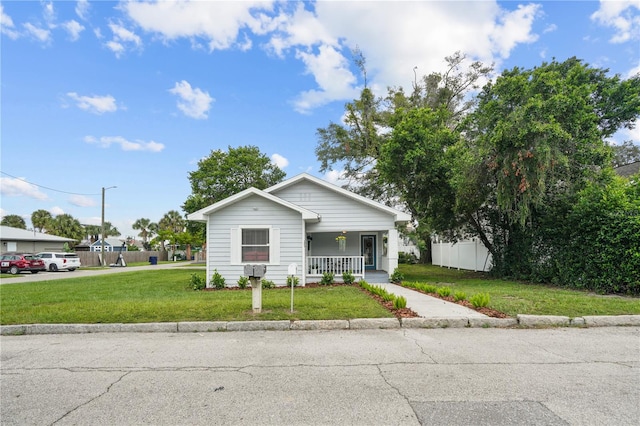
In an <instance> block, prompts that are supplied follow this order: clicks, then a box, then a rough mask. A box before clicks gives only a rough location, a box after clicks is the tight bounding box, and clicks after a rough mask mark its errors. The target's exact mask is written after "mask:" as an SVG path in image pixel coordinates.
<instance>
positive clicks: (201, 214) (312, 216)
mask: <svg viewBox="0 0 640 426" xmlns="http://www.w3.org/2000/svg"><path fill="white" fill-rule="evenodd" d="M254 195H255V196H258V197H262V198H264V199H267V200H269V201H271V202H274V203H276V204H280V205H281V206H284V207H287V208H289V209H291V210H295V211H297V212H299V213H300V214H301V215H302V219H304V220H307V221H312V222H319V221H320V215H319V214H318V213H315V212H312V211H311V210H307V209H305V208H303V207H300V206H297V205H295V204H293V203H290V202H288V201H285V200H283V199H281V198H278V197H276V196H275V195H271V194H269V193H267V192H265V191H261V190H259V189H256V188H254V187H251V188H248V189H245V190H244V191H241V192H238V193H237V194H235V195H232V196H230V197H227V198H225V199H224V200H221V201H218V202H217V203H214V204H212V205H210V206H208V207H205V208H203V209H200V210H198V211H196V212H193V213H191V214H188V215H187V219H188V220H193V221H196V222H206V221H207V219H206V216H209V215H210V214H212V213H214V212H216V211H218V210H220V209H223V208H225V207H227V206H230V205H232V204H234V203H237V202H238V201H240V200H244V199H245V198H248V197H251V196H254Z"/></svg>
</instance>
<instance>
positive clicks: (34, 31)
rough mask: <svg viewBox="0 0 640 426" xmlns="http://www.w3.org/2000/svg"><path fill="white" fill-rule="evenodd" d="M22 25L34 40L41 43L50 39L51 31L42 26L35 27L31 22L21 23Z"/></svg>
mask: <svg viewBox="0 0 640 426" xmlns="http://www.w3.org/2000/svg"><path fill="white" fill-rule="evenodd" d="M23 25H24V28H25V29H26V30H27V33H28V34H29V35H31V36H32V37H33V38H35V39H36V40H38V41H41V42H43V43H47V42H49V41H51V31H49V30H46V29H44V28H40V27H36V26H35V25H33V24H32V23H31V22H27V23H26V24H23Z"/></svg>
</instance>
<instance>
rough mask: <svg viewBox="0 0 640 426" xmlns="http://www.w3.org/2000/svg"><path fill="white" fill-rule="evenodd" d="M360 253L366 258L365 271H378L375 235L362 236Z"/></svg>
mask: <svg viewBox="0 0 640 426" xmlns="http://www.w3.org/2000/svg"><path fill="white" fill-rule="evenodd" d="M360 247H361V249H360V251H361V254H362V256H363V257H364V269H365V270H375V269H376V236H375V235H361V236H360Z"/></svg>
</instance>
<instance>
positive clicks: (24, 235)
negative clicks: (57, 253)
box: [0, 225, 76, 243]
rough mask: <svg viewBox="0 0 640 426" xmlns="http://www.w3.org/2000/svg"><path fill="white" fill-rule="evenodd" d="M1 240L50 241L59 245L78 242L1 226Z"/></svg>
mask: <svg viewBox="0 0 640 426" xmlns="http://www.w3.org/2000/svg"><path fill="white" fill-rule="evenodd" d="M0 239H1V240H4V241H50V242H58V243H65V242H71V241H76V240H74V239H73V238H66V237H58V236H57V235H51V234H43V233H42V232H36V231H28V230H26V229H20V228H13V227H11V226H4V225H2V226H0Z"/></svg>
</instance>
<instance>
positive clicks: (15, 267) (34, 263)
mask: <svg viewBox="0 0 640 426" xmlns="http://www.w3.org/2000/svg"><path fill="white" fill-rule="evenodd" d="M46 270H47V268H46V266H44V262H43V261H42V259H40V258H39V257H38V256H36V255H35V254H31V253H5V254H3V255H2V256H0V271H2V272H9V273H10V274H12V275H16V274H19V273H20V272H22V271H29V272H31V273H32V274H37V273H38V272H40V271H46Z"/></svg>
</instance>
